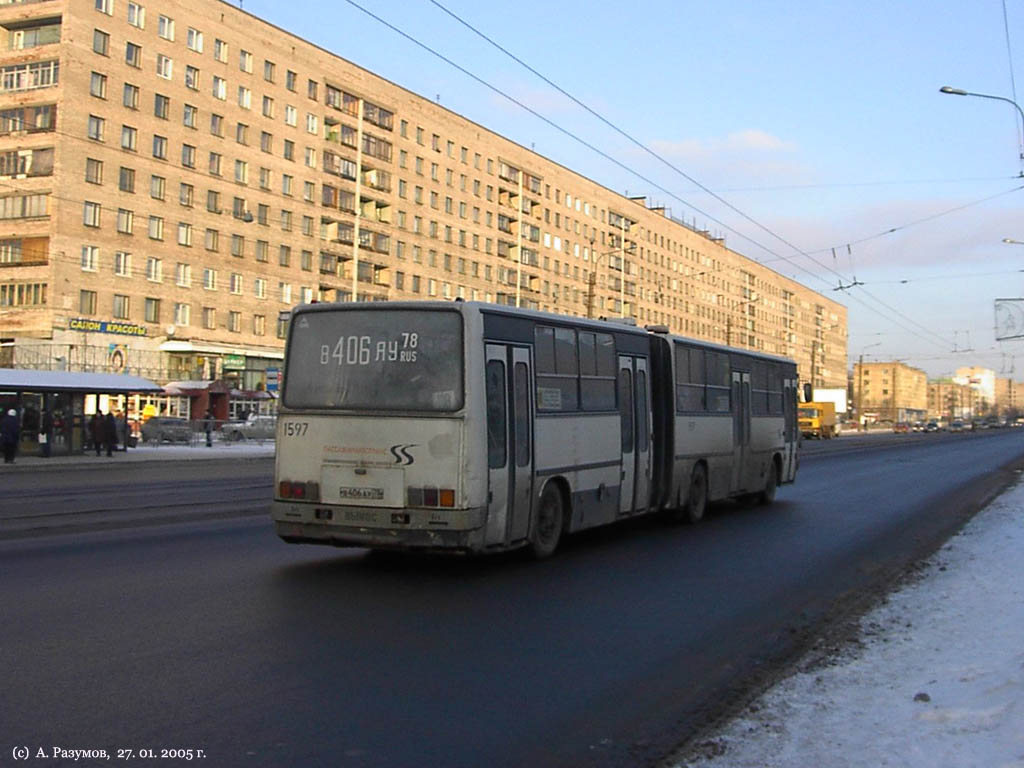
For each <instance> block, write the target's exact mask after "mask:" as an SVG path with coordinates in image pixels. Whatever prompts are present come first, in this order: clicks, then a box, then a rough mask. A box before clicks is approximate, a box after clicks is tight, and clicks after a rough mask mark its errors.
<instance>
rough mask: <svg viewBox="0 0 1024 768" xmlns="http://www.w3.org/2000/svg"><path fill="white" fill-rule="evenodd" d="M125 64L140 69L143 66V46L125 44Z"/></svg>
mask: <svg viewBox="0 0 1024 768" xmlns="http://www.w3.org/2000/svg"><path fill="white" fill-rule="evenodd" d="M124 63H125V64H127V65H128V66H129V67H135V68H136V69H139V68H140V67H141V66H142V46H141V45H136V44H135V43H125V46H124Z"/></svg>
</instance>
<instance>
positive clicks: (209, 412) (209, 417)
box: [203, 408, 214, 448]
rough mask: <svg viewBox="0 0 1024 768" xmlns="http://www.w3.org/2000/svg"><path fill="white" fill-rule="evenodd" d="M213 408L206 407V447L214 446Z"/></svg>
mask: <svg viewBox="0 0 1024 768" xmlns="http://www.w3.org/2000/svg"><path fill="white" fill-rule="evenodd" d="M213 425H214V419H213V409H212V408H207V409H206V416H204V417H203V430H204V431H205V432H206V447H207V448H213Z"/></svg>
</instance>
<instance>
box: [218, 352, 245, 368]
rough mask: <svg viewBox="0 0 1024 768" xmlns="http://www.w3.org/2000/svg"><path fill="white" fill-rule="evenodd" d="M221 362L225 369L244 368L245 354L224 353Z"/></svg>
mask: <svg viewBox="0 0 1024 768" xmlns="http://www.w3.org/2000/svg"><path fill="white" fill-rule="evenodd" d="M221 362H222V364H223V366H224V370H225V371H244V370H245V355H224V356H223V357H222V358H221Z"/></svg>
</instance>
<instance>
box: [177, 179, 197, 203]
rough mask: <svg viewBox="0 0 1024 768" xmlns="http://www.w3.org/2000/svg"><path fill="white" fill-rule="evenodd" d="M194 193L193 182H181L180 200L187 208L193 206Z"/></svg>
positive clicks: (179, 189)
mask: <svg viewBox="0 0 1024 768" xmlns="http://www.w3.org/2000/svg"><path fill="white" fill-rule="evenodd" d="M194 195H195V187H193V186H192V185H191V184H186V183H185V182H181V184H180V185H179V186H178V202H179V203H181V204H182V205H183V206H185V207H186V208H191V207H192V201H193V199H194Z"/></svg>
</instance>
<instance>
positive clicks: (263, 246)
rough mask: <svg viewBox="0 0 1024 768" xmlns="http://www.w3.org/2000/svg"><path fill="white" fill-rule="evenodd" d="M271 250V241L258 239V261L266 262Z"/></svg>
mask: <svg viewBox="0 0 1024 768" xmlns="http://www.w3.org/2000/svg"><path fill="white" fill-rule="evenodd" d="M269 252H270V243H268V242H267V241H266V240H257V241H256V261H261V262H266V261H267V259H268V256H269Z"/></svg>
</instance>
